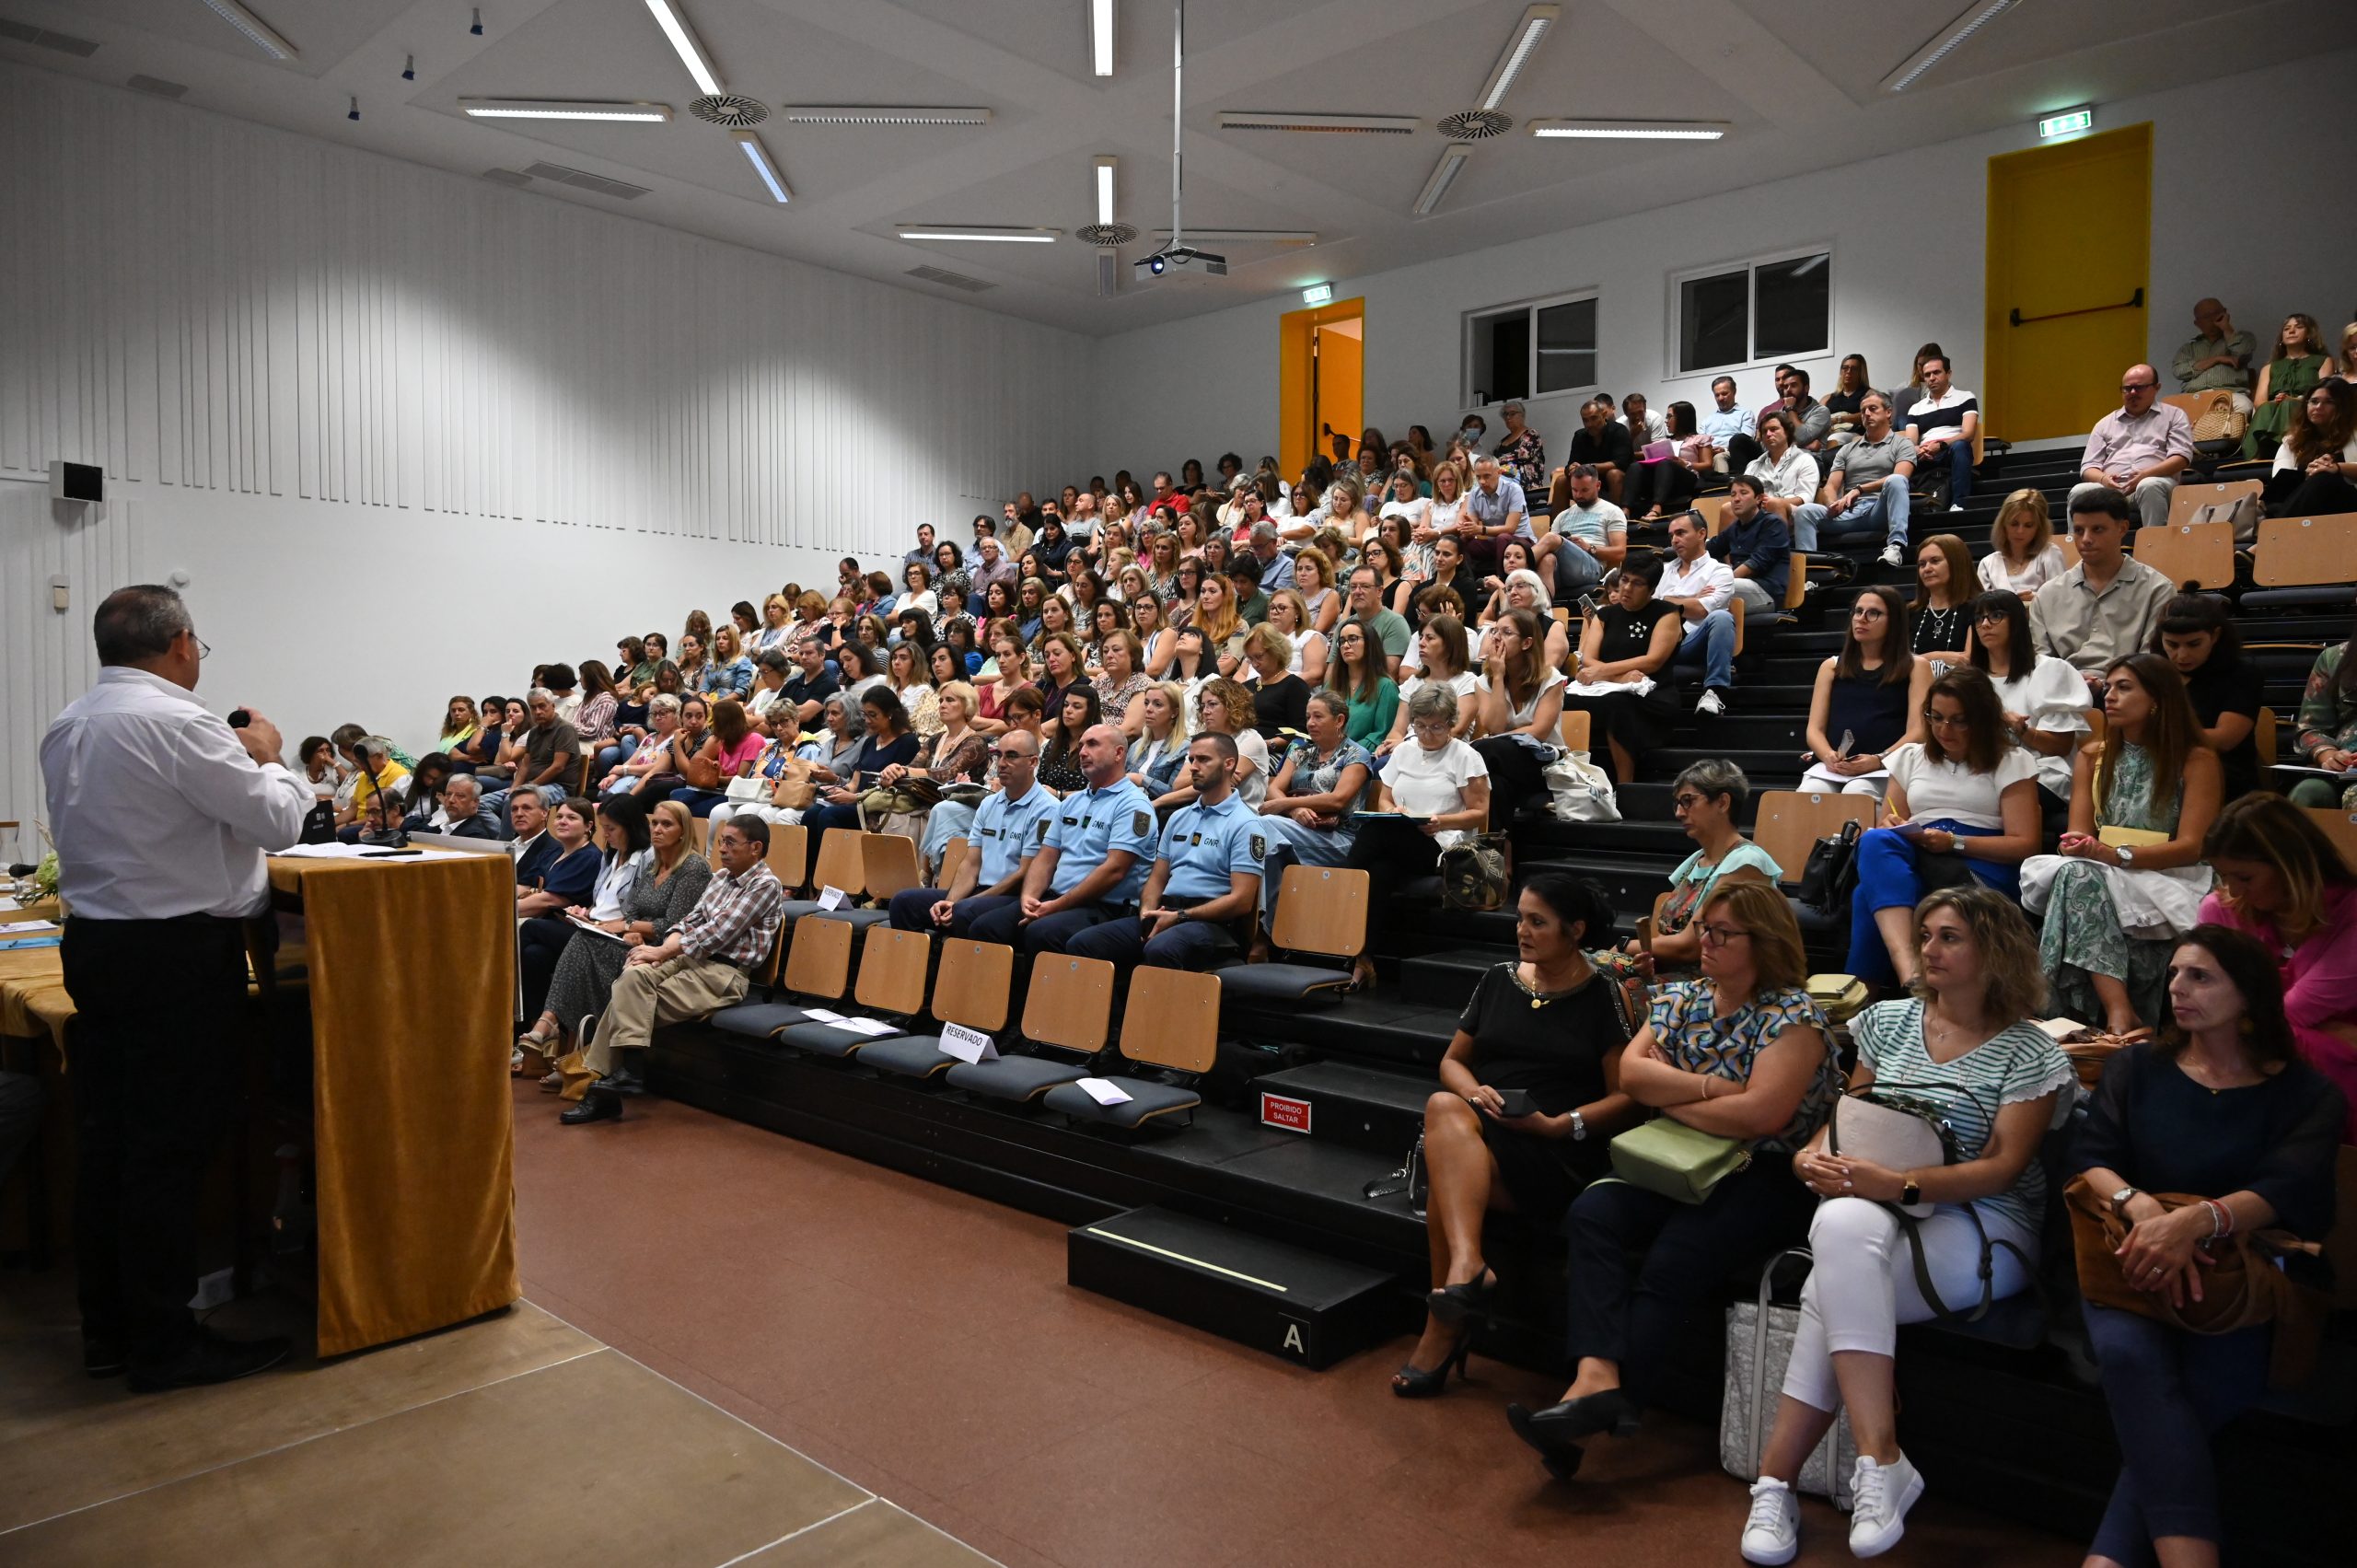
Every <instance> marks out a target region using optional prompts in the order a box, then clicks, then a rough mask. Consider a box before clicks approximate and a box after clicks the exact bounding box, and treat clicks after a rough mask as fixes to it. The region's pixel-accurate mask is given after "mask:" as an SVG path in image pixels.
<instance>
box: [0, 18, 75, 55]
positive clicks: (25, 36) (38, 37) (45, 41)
mask: <svg viewBox="0 0 2357 1568" xmlns="http://www.w3.org/2000/svg"><path fill="white" fill-rule="evenodd" d="M0 38H12V39H15V40H16V41H17V42H18V43H29V44H33V45H36V46H37V47H39V48H41V49H54V50H55V51H57V52H59V53H60V54H71V55H74V56H75V58H77V59H82V60H87V59H88V58H89V57H90V56H91V55H93V54H96V53H97V52H99V41H98V40H97V39H94V38H76V37H75V36H74V35H73V34H72V33H70V32H52V31H51V30H50V29H47V28H37V27H35V26H33V25H32V24H31V23H30V22H12V21H7V20H6V19H0Z"/></svg>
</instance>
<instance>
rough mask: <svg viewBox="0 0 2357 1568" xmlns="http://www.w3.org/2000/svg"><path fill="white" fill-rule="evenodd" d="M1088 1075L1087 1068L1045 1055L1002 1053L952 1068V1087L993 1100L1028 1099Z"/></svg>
mask: <svg viewBox="0 0 2357 1568" xmlns="http://www.w3.org/2000/svg"><path fill="white" fill-rule="evenodd" d="M1087 1076H1088V1069H1087V1068H1086V1067H1075V1066H1074V1065H1073V1064H1072V1063H1068V1062H1051V1061H1049V1060H1048V1059H1047V1058H1046V1057H1044V1056H1002V1057H1000V1058H999V1059H998V1060H997V1061H995V1062H960V1063H958V1065H957V1066H955V1067H952V1068H951V1069H949V1086H950V1087H951V1088H953V1089H968V1090H970V1091H972V1092H973V1093H975V1094H978V1095H988V1096H989V1097H990V1098H993V1099H1016V1100H1024V1099H1036V1098H1039V1095H1040V1094H1041V1093H1043V1092H1044V1091H1046V1090H1048V1089H1052V1088H1054V1087H1055V1086H1057V1085H1059V1084H1069V1083H1071V1082H1072V1081H1073V1080H1074V1078H1086V1077H1087Z"/></svg>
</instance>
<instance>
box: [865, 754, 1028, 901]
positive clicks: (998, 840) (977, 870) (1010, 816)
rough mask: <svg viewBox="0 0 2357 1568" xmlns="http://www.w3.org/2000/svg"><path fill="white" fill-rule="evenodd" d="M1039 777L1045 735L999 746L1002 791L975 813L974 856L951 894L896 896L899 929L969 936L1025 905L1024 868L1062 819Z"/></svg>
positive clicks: (912, 891) (920, 891) (906, 892)
mask: <svg viewBox="0 0 2357 1568" xmlns="http://www.w3.org/2000/svg"><path fill="white" fill-rule="evenodd" d="M1038 780H1039V737H1037V736H1034V735H1030V734H1028V733H1026V732H1025V731H1023V730H1019V729H1015V730H1009V731H1007V733H1006V734H1005V735H1004V737H1003V738H1001V739H1000V740H999V743H998V788H997V789H995V790H993V792H992V793H991V794H990V795H989V796H987V797H985V798H984V800H983V801H982V804H981V807H979V808H978V809H977V810H976V811H975V812H974V825H973V827H972V828H971V829H970V834H971V837H972V843H971V849H972V853H971V854H968V855H967V856H966V858H965V860H964V862H963V863H961V864H960V865H958V875H957V876H955V877H951V878H950V882H949V887H948V889H947V890H946V891H945V890H944V889H939V888H908V889H902V890H901V891H900V892H897V893H895V894H893V895H892V903H891V911H892V928H893V929H894V930H896V931H932V930H935V929H937V928H945V927H946V929H947V931H948V933H949V935H952V936H967V935H972V932H973V925H974V922H975V921H977V920H979V919H981V917H982V916H983V915H986V914H988V913H990V912H992V911H993V910H997V909H1012V908H1014V907H1015V906H1016V904H1017V903H1018V902H1019V901H1020V897H1019V895H1020V894H1021V892H1022V889H1023V872H1024V868H1025V867H1027V866H1028V865H1030V864H1031V857H1032V856H1033V855H1034V854H1038V853H1039V846H1040V845H1041V844H1042V843H1044V842H1047V837H1048V827H1049V824H1050V823H1051V822H1052V821H1053V820H1054V819H1055V815H1056V808H1057V801H1056V797H1055V796H1054V795H1052V794H1051V793H1050V792H1049V790H1048V789H1047V787H1046V786H1045V785H1043V784H1039V782H1038Z"/></svg>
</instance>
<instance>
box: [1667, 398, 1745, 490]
mask: <svg viewBox="0 0 2357 1568" xmlns="http://www.w3.org/2000/svg"><path fill="white" fill-rule="evenodd" d="M1735 394H1736V386H1735V377H1732V376H1721V377H1716V378H1715V379H1713V381H1712V383H1711V400H1712V406H1711V408H1709V409H1708V410H1706V411H1705V412H1703V414H1702V416H1701V419H1700V420H1698V421H1696V423H1695V429H1696V430H1698V431H1700V432H1701V435H1702V436H1704V437H1705V438H1706V439H1707V440H1708V441H1709V443H1710V445H1709V449H1708V453H1707V456H1708V459H1709V466H1710V467H1712V468H1715V469H1717V470H1721V471H1722V472H1725V473H1741V472H1742V471H1743V470H1745V469H1747V468H1749V467H1750V466H1751V461H1752V459H1755V458H1757V457H1759V451H1760V447H1759V420H1758V418H1757V416H1755V415H1754V414H1753V413H1752V412H1751V411H1750V410H1749V409H1747V408H1745V407H1744V406H1742V405H1741V404H1740V403H1738V402H1736V395H1735ZM1677 406H1678V405H1677V404H1676V403H1672V404H1671V405H1670V407H1671V408H1673V409H1674V408H1676V407H1677ZM1689 412H1690V405H1689ZM1679 434H1680V432H1679V431H1678V421H1677V420H1676V419H1674V418H1673V419H1672V420H1671V421H1670V435H1671V436H1672V437H1673V438H1674V437H1676V436H1678V435H1679Z"/></svg>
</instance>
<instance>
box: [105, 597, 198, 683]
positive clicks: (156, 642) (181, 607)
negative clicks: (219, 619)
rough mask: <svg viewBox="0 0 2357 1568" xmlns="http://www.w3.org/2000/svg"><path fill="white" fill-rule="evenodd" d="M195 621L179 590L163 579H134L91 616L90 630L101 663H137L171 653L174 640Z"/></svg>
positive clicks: (106, 600)
mask: <svg viewBox="0 0 2357 1568" xmlns="http://www.w3.org/2000/svg"><path fill="white" fill-rule="evenodd" d="M192 624H193V623H192V621H190V620H189V615H188V604H187V601H185V600H184V599H182V598H180V595H179V593H178V592H176V591H175V590H173V589H171V588H168V587H164V586H163V585H162V584H160V583H134V584H133V585H132V586H131V587H127V588H117V589H115V591H114V592H112V593H110V594H109V595H107V597H106V598H105V599H104V600H103V601H102V602H100V604H99V612H98V614H97V615H95V616H93V617H92V618H91V621H90V632H91V634H92V635H93V636H94V637H95V638H96V639H97V641H98V645H99V663H100V664H137V663H138V662H139V661H140V660H141V659H151V658H161V657H162V656H164V655H165V654H167V653H169V652H170V651H171V647H172V640H173V639H174V638H176V637H178V636H179V635H180V633H183V632H185V631H187V630H189V628H190V627H191V625H192Z"/></svg>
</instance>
